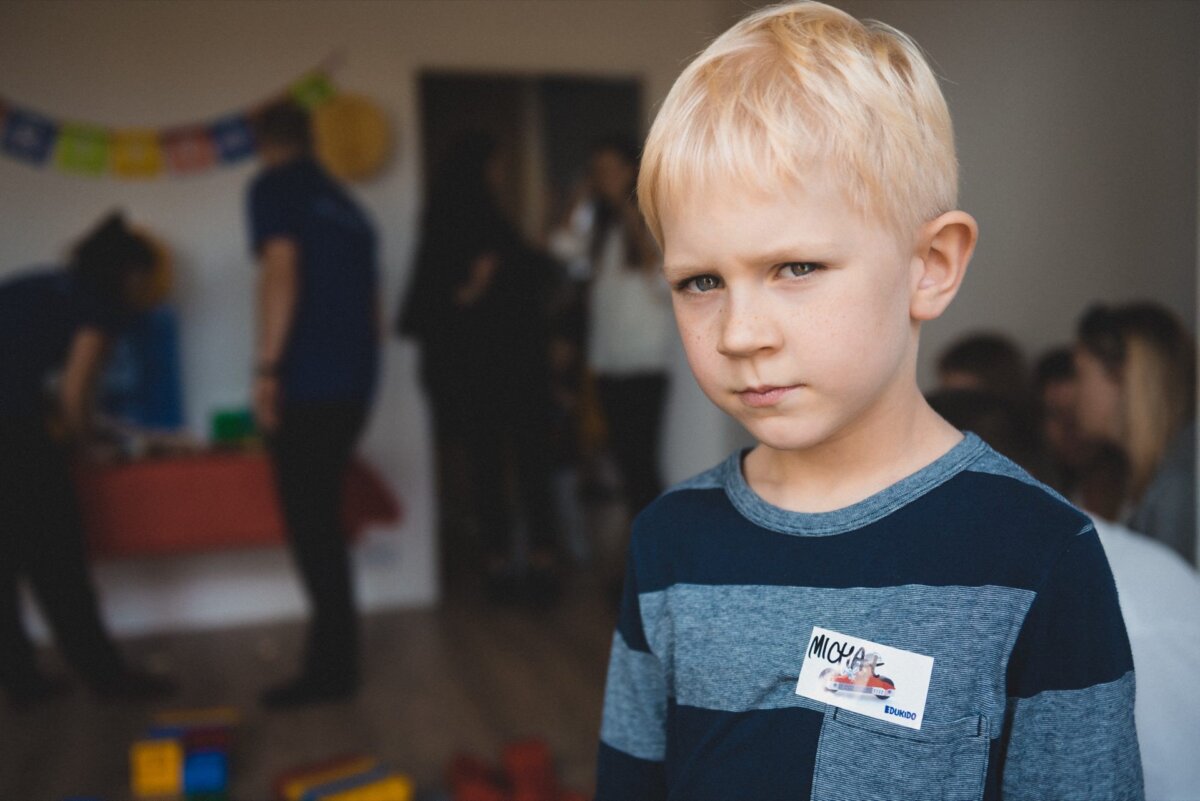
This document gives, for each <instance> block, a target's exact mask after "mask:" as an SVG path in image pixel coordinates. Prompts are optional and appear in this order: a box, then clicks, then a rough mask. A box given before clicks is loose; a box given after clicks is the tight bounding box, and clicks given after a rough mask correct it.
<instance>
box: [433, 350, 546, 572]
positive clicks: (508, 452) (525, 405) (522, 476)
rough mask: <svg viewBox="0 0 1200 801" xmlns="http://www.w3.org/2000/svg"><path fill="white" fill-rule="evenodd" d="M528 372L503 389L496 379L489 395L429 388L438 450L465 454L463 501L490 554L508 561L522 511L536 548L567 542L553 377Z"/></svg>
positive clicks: (538, 372)
mask: <svg viewBox="0 0 1200 801" xmlns="http://www.w3.org/2000/svg"><path fill="white" fill-rule="evenodd" d="M516 369H520V368H516ZM528 373H529V375H528V376H526V378H527V380H526V381H525V382H523V383H521V384H519V385H513V384H514V382H513V381H512V379H508V382H507V383H508V384H509V385H508V386H503V387H501V388H500V389H496V388H495V384H497V383H500V382H491V387H490V389H491V391H490V394H487V395H481V394H480V393H479V391H478V390H477V391H475V392H466V391H459V390H458V389H457V388H450V389H447V390H444V391H442V390H441V388H440V387H438V386H436V385H430V386H429V387H428V389H429V398H430V402H431V404H432V406H433V414H434V420H435V425H436V429H437V432H436V433H437V441H438V447H439V449H442V450H444V451H454V452H457V453H458V454H459V455H460V457H461V458H460V459H457V460H455V461H456V462H457V463H458V464H461V466H462V471H463V473H464V475H463V476H462V478H464V479H465V480H464V481H462V482H459V483H461V484H462V485H463V486H464V489H465V493H466V495H467V496H468V497H467V498H465V499H463V500H464V501H465V502H466V503H468V504H470V506H471V511H472V512H474V514H475V516H476V518H477V520H478V523H479V527H480V529H481V532H482V535H483V545H484V548H485V549H486V550H487V555H488V556H489V557H492V558H495V559H500V560H503V559H508V558H509V557H511V556H512V555H513V544H514V543H513V533H514V528H515V520H514V513H515V514H516V515H519V516H520V517H521V518H522V519H523V520H524V521H525V523H526V525H527V526H528V530H529V545H530V548H531V549H533V550H535V551H540V552H554V551H556V550H557V549H558V546H559V542H558V521H557V519H556V516H555V513H554V502H553V495H552V492H551V490H550V476H551V471H552V469H553V454H552V451H551V444H550V399H549V387H550V382H549V377H548V376H546V375H545V374H544V372H542V371H538V370H536V369H530V370H528ZM481 384H483V386H489V382H486V381H484V382H481ZM446 489H447V488H445V487H443V488H442V492H443V495H445V490H446Z"/></svg>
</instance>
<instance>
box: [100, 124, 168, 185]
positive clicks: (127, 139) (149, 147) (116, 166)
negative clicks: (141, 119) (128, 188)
mask: <svg viewBox="0 0 1200 801" xmlns="http://www.w3.org/2000/svg"><path fill="white" fill-rule="evenodd" d="M162 168H163V153H162V148H161V146H160V145H159V138H158V132H157V131H151V130H129V131H117V132H116V133H114V134H113V137H112V170H113V173H114V174H115V175H119V176H121V177H122V178H153V177H154V176H156V175H158V174H159V173H160V172H162Z"/></svg>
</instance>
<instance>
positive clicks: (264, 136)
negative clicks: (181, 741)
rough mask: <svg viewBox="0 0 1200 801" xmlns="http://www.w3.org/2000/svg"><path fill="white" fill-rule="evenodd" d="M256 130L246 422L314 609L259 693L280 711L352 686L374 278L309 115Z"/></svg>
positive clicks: (366, 230) (269, 114) (369, 243)
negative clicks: (257, 434)
mask: <svg viewBox="0 0 1200 801" xmlns="http://www.w3.org/2000/svg"><path fill="white" fill-rule="evenodd" d="M256 133H257V136H258V145H259V151H260V155H261V157H262V160H263V164H264V169H263V170H262V172H261V173H260V174H259V175H258V176H257V177H256V178H255V179H254V182H253V184H252V185H251V186H250V190H249V197H248V213H249V225H250V238H251V244H252V247H253V251H254V255H255V256H256V258H257V262H258V267H259V294H258V342H257V349H256V359H257V361H256V366H255V380H254V412H255V417H256V419H257V421H258V424H259V426H260V427H261V429H262V430H263V432H264V433H265V435H266V438H267V444H268V448H269V450H270V454H271V459H272V463H273V467H274V471H275V479H276V485H277V487H278V491H279V497H280V501H281V505H282V508H283V516H284V522H285V525H286V528H287V532H288V537H289V539H290V541H291V546H292V554H293V556H294V557H295V560H296V564H297V567H298V568H299V570H300V575H301V577H302V579H303V582H304V587H305V590H306V592H307V595H308V599H309V602H310V606H311V621H310V624H309V629H308V634H307V641H306V645H305V648H306V651H305V655H304V661H303V666H302V668H301V670H300V673H299V675H298V676H296V677H295V678H293V679H292V680H290V681H288V682H287V683H285V684H282V685H280V686H278V687H274V688H271V689H269V690H268V691H266V692H265V693H264V694H263V696H262V702H263V704H264V705H265V706H267V707H289V706H297V705H301V704H308V703H313V702H319V701H334V700H340V699H345V698H348V697H350V696H352V695H354V693H355V692H356V691H357V689H358V684H359V666H358V658H359V654H358V649H359V637H358V619H357V613H356V610H355V605H354V588H353V582H352V577H351V571H350V562H349V555H348V552H347V546H346V538H345V532H344V531H343V525H342V514H341V513H342V503H343V497H342V495H343V487H344V482H345V474H346V470H347V469H348V467H349V464H350V459H351V457H352V455H353V452H354V446H355V443H356V442H357V440H358V437H359V434H360V433H361V431H362V428H363V424H364V422H365V420H366V418H367V413H368V410H369V407H370V401H371V398H372V395H373V393H374V389H375V383H376V373H377V369H378V359H379V322H378V320H379V318H378V297H377V292H378V287H377V284H378V270H377V266H376V237H375V230H374V228H373V226H372V224H371V222H370V220H369V219H368V218H367V216H366V214H364V212H363V210H362V209H361V208H360V207H359V205H358V204H357V203H356V202H355V201H354V200H353V199H352V198H351V197H350V195H349V194H348V193H347V192H346V191H345V190H344V189H343V188H342V187H341V186H339V185H338V184H337V183H336V182H335V181H334V180H333V179H332V178H331V177H330V176H329V175H328V174H327V173H326V172H325V170H324V169H322V168H321V167H320V166H319V165H318V164H317V162H316V161H315V160H314V159H313V156H312V134H311V130H310V127H309V118H308V114H307V112H305V111H304V110H303V109H301V108H300V107H298V106H295V105H292V104H290V103H283V104H279V105H276V106H272V107H271V108H268V109H267V110H266V111H264V113H263V114H262V115H261V117H260V118H259V119H258V121H257V131H256Z"/></svg>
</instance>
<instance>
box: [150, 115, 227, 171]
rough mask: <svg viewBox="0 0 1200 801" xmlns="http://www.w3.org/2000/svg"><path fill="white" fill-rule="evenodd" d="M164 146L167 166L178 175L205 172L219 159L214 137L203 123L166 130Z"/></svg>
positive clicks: (163, 136) (163, 138)
mask: <svg viewBox="0 0 1200 801" xmlns="http://www.w3.org/2000/svg"><path fill="white" fill-rule="evenodd" d="M162 147H163V150H164V151H165V152H166V156H167V166H168V167H170V170H171V172H173V173H175V174H176V175H192V174H194V173H198V172H203V171H204V170H207V169H208V168H209V167H211V166H213V164H215V163H216V161H217V151H216V148H215V147H214V146H213V140H212V137H210V136H209V135H208V129H207V128H205V127H204V126H203V125H190V126H186V127H183V128H172V129H170V130H168V131H164V132H163V135H162Z"/></svg>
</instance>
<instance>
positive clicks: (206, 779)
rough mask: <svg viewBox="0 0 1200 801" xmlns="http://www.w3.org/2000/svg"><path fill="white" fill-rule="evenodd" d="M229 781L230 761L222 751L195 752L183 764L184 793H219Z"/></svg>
mask: <svg viewBox="0 0 1200 801" xmlns="http://www.w3.org/2000/svg"><path fill="white" fill-rule="evenodd" d="M228 781H229V760H228V758H227V757H226V756H225V753H224V752H222V751H195V752H192V753H190V754H188V755H187V757H186V758H185V759H184V763H183V792H184V793H186V794H187V795H189V796H190V795H192V794H193V793H219V792H221V791H223V790H224V789H225V785H226V783H227V782H228Z"/></svg>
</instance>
